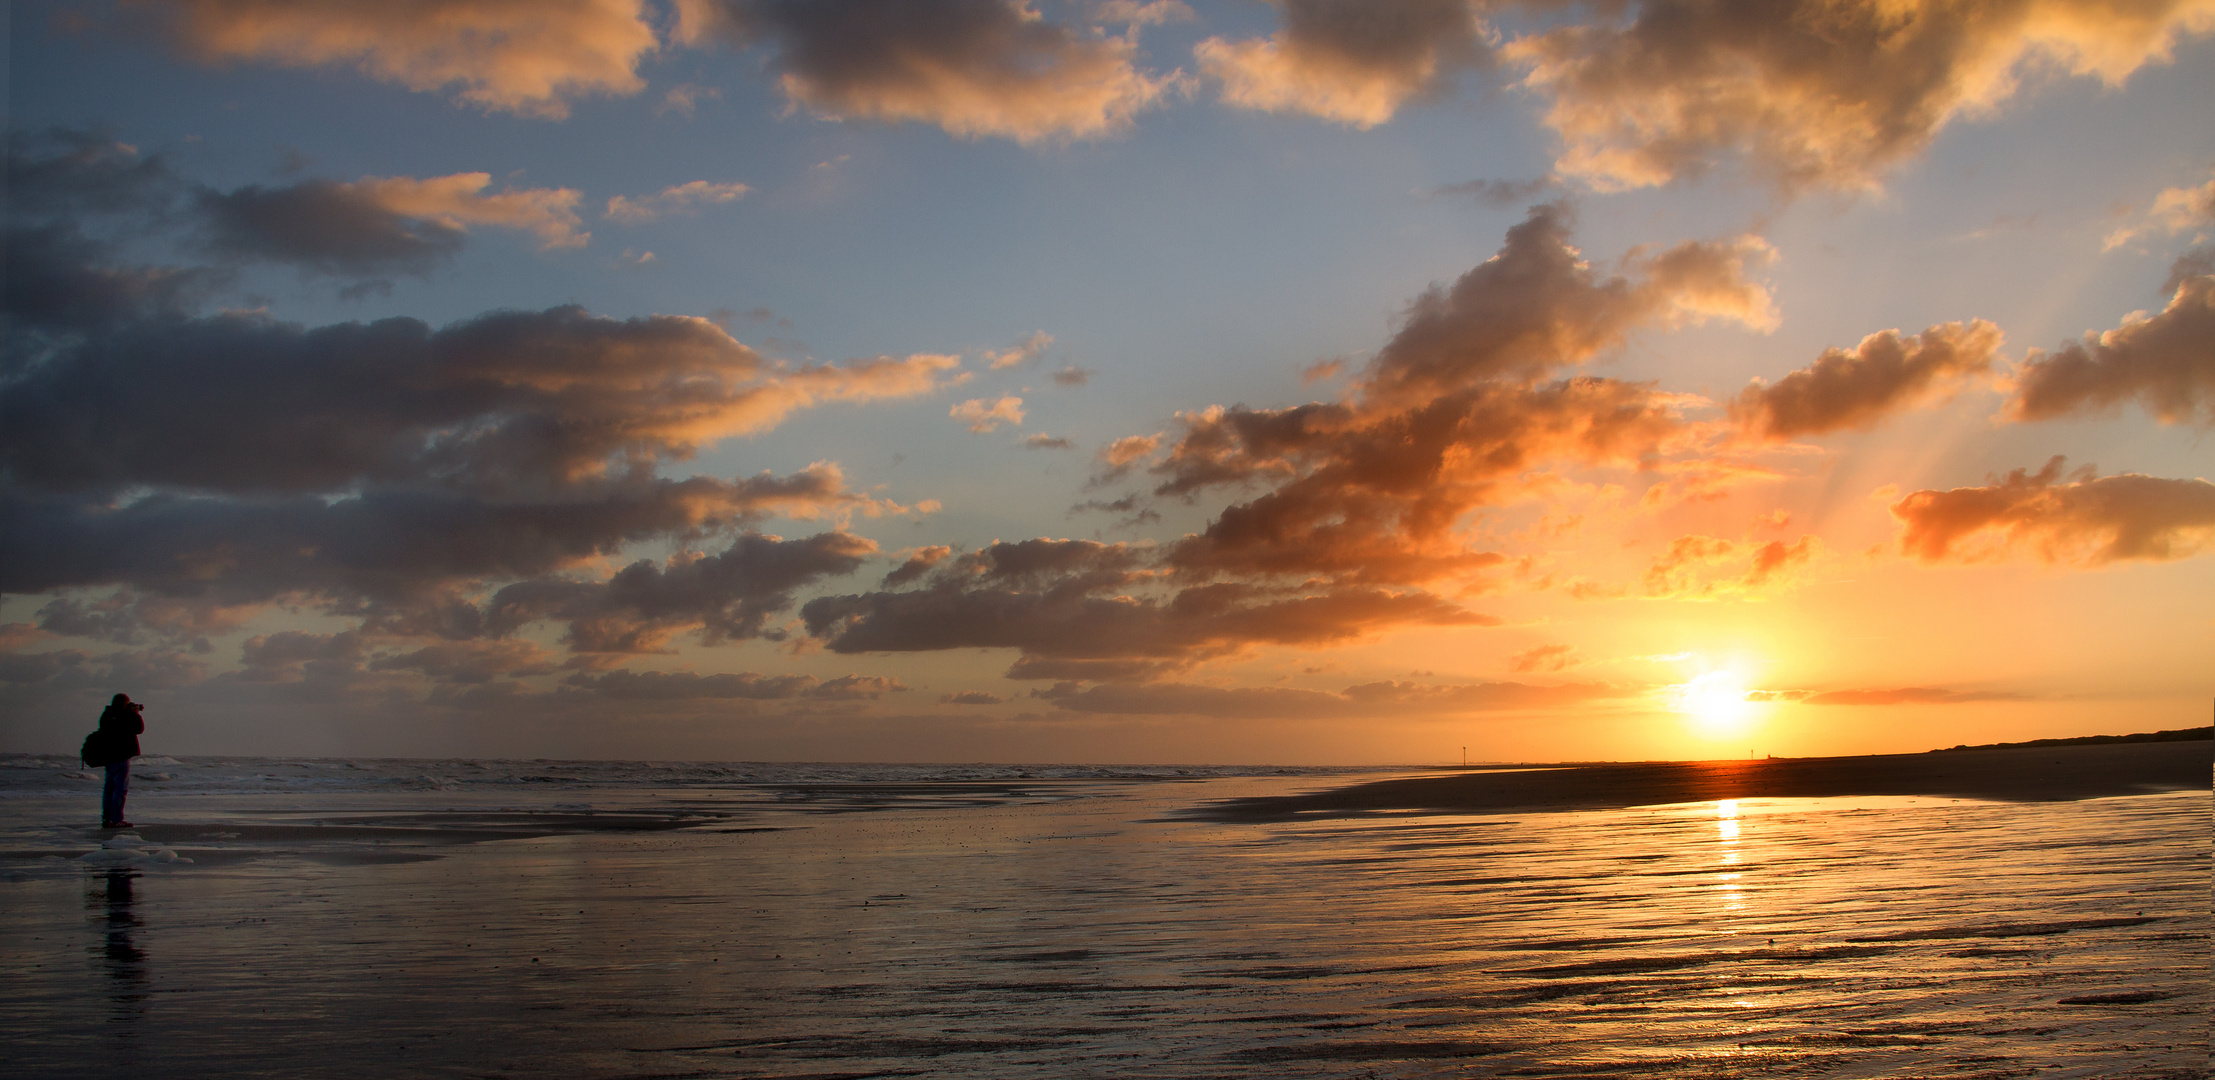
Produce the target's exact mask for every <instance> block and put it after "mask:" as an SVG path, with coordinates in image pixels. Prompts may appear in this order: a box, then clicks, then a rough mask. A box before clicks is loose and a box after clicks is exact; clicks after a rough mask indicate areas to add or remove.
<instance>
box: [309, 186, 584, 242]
mask: <svg viewBox="0 0 2215 1080" xmlns="http://www.w3.org/2000/svg"><path fill="white" fill-rule="evenodd" d="M491 183H492V176H491V174H489V173H481V172H470V173H455V174H454V175H452V176H434V177H431V178H430V179H427V180H417V179H415V178H413V177H407V176H391V177H380V176H365V177H362V178H361V179H360V180H356V181H354V182H353V183H351V184H341V185H337V186H338V187H339V188H340V189H342V190H344V191H346V192H348V193H350V194H352V195H353V196H354V197H356V198H357V199H359V200H361V201H363V202H365V203H367V204H369V205H371V206H375V207H379V208H382V209H384V210H386V211H388V212H390V213H393V214H396V215H399V216H402V217H408V218H420V219H422V220H424V221H429V222H433V223H435V224H437V225H440V226H442V227H444V228H447V229H454V230H463V229H467V228H468V227H469V226H471V225H493V226H498V227H500V228H503V229H519V230H522V231H525V232H530V233H535V234H537V236H538V241H539V246H540V247H544V248H567V247H583V246H584V245H585V242H586V241H588V240H590V239H592V234H591V233H588V232H579V231H577V226H578V224H579V222H578V219H577V203H578V201H579V200H580V199H582V198H583V196H582V195H581V194H580V193H578V192H577V191H576V190H575V189H573V188H507V189H503V190H500V191H496V192H493V193H492V194H489V195H487V194H482V192H483V191H484V189H485V188H486V187H487V186H489V185H490V184H491Z"/></svg>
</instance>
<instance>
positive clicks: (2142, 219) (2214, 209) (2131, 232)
mask: <svg viewBox="0 0 2215 1080" xmlns="http://www.w3.org/2000/svg"><path fill="white" fill-rule="evenodd" d="M2210 225H2215V180H2209V181H2208V182H2206V183H2204V184H2201V185H2199V186H2197V187H2173V188H2163V189H2162V190H2161V193H2160V194H2159V195H2156V196H2154V198H2153V204H2152V205H2150V206H2148V207H2147V208H2146V210H2145V213H2144V214H2142V215H2140V216H2139V218H2138V220H2136V221H2134V222H2132V223H2131V224H2129V225H2125V226H2123V227H2121V228H2118V229H2116V230H2115V231H2114V232H2111V233H2109V234H2107V240H2106V241H2105V242H2103V243H2102V244H2101V245H2100V249H2101V250H2103V251H2113V250H2115V249H2116V248H2119V247H2122V246H2123V245H2124V244H2127V243H2130V242H2131V241H2132V240H2135V239H2137V238H2139V237H2141V236H2144V235H2146V234H2147V233H2150V232H2153V231H2155V230H2156V229H2159V230H2161V231H2164V232H2167V233H2169V234H2170V235H2172V236H2173V235H2176V234H2178V233H2187V232H2192V231H2193V230H2196V229H2206V228H2207V227H2208V226H2210Z"/></svg>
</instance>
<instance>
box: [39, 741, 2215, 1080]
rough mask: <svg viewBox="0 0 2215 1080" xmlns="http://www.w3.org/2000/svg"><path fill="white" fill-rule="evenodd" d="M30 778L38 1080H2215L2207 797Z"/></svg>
mask: <svg viewBox="0 0 2215 1080" xmlns="http://www.w3.org/2000/svg"><path fill="white" fill-rule="evenodd" d="M1435 771H1436V770H1421V769H1413V768H1408V769H1366V768H1365V769H1350V768H1349V769H1333V768H1276V767H1228V766H1182V767H1169V766H1070V765H1028V766H1011V765H856V764H761V763H722V764H702V763H649V762H575V761H430V760H422V761H394V760H353V761H344V760H295V759H274V758H241V757H145V758H140V759H139V760H138V761H137V762H136V763H135V767H134V773H133V782H132V793H131V801H130V804H129V810H128V813H129V816H130V817H131V819H132V820H133V821H134V822H135V823H136V826H135V827H134V828H132V829H130V830H126V831H123V832H120V833H102V832H101V831H99V830H98V829H97V828H95V827H94V826H96V825H97V817H98V800H99V788H100V779H99V775H98V773H97V772H94V771H87V770H84V769H82V768H80V767H78V765H77V763H76V762H75V761H74V759H67V758H61V757H51V756H37V755H21V754H18V755H0V848H4V849H5V850H0V1073H4V1074H5V1075H7V1076H10V1077H49V1076H54V1077H62V1076H68V1077H77V1076H83V1077H133V1078H146V1077H212V1076H225V1077H261V1076H267V1077H288V1078H290V1077H388V1076H428V1077H471V1078H478V1077H486V1078H489V1077H518V1078H520V1077H548V1076H554V1077H607V1078H617V1077H622V1078H640V1080H643V1078H647V1077H657V1078H675V1077H728V1078H755V1080H769V1078H779V1080H798V1078H811V1080H833V1078H839V1080H858V1078H863V1077H911V1076H916V1077H962V1078H967V1077H978V1078H1003V1077H1004V1078H1066V1077H1179V1078H1200V1077H1256V1078H1258V1077H1270V1078H1278V1077H1334V1078H1335V1077H1345V1078H1354V1077H1377V1078H1387V1077H1390V1078H1398V1077H1606V1078H1644V1077H1657V1078H1658V1077H1669V1078H1678V1077H1682V1078H1729V1077H1747V1078H1752V1077H1826V1078H1845V1077H1897V1078H1903V1080H1904V1078H1940V1077H1943V1078H1948V1080H1980V1078H1992V1080H1997V1078H2001V1077H2008V1078H2013V1077H2040V1078H2055V1077H2086V1078H2095V1077H2096V1078H2119V1077H2133V1078H2148V1080H2152V1078H2163V1080H2168V1078H2185V1077H2208V1076H2210V1075H2211V1073H2210V1061H2209V1045H2208V1033H2209V1016H2210V1012H2209V1005H2210V998H2211V991H2210V982H2211V980H2210V977H2209V976H2210V966H2209V965H2210V949H2209V932H2210V846H2211V843H2210V841H2211V827H2210V825H2211V819H2210V793H2209V792H2206V791H2198V792H2172V793H2167V794H2149V795H2139V796H2130V797H2123V798H2111V799H2093V800H2085V801H2079V802H2051V803H1994V802H1978V801H1972V800H1955V799H1944V798H1908V797H1868V798H1833V799H1764V800H1739V801H1736V802H1722V803H1714V802H1710V803H1691V804H1674V805H1665V806H1645V807H1632V808H1628V809H1618V810H1589V811H1568V812H1524V813H1501V814H1484V815H1468V814H1437V813H1416V812H1374V813H1364V814H1355V815H1346V816H1327V815H1309V816H1301V817H1296V818H1292V819H1289V820H1279V821H1229V820H1218V819H1215V818H1212V817H1211V816H1210V815H1209V814H1208V813H1207V808H1208V807H1210V806H1211V805H1213V804H1216V803H1220V802H1222V801H1224V800H1229V799H1235V798H1251V797H1255V796H1266V795H1272V794H1297V793H1305V792H1311V791H1317V790H1322V789H1327V788H1334V787H1339V786H1344V785H1347V784H1352V783H1358V782H1363V781H1367V780H1373V779H1384V778H1388V777H1398V776H1409V775H1423V774H1426V773H1431V772H1435Z"/></svg>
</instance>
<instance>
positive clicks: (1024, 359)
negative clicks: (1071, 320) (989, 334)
mask: <svg viewBox="0 0 2215 1080" xmlns="http://www.w3.org/2000/svg"><path fill="white" fill-rule="evenodd" d="M1053 343H1054V335H1052V334H1049V333H1047V332H1046V331H1044V330H1039V331H1035V332H1033V333H1032V334H1031V335H1030V336H1029V337H1026V338H1024V339H1023V340H1021V341H1019V342H1016V343H1015V347H1014V348H1012V349H1009V350H1007V351H1005V352H996V353H995V352H988V353H986V354H984V358H985V362H986V363H987V365H988V366H990V367H991V368H992V370H994V371H1002V370H1005V369H1007V368H1011V367H1021V366H1023V365H1024V364H1028V363H1030V362H1031V361H1033V360H1036V359H1038V358H1039V357H1041V356H1043V355H1045V353H1046V349H1047V347H1048V346H1050V345H1052V344H1053Z"/></svg>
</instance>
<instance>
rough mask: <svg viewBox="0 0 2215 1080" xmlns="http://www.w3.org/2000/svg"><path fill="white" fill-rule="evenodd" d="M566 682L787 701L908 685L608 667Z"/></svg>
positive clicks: (620, 695)
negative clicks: (631, 669)
mask: <svg viewBox="0 0 2215 1080" xmlns="http://www.w3.org/2000/svg"><path fill="white" fill-rule="evenodd" d="M563 685H565V686H570V687H574V688H576V689H579V690H589V691H591V692H593V693H596V694H599V695H600V696H602V697H608V698H614V699H616V700H619V701H686V700H695V699H700V698H713V699H725V700H729V699H744V700H749V701H784V700H791V699H795V698H817V699H829V700H833V701H851V700H855V699H857V698H867V699H874V698H877V697H881V696H883V695H885V694H888V693H896V692H899V691H904V690H906V689H907V687H905V686H903V685H901V684H900V681H899V680H898V679H888V678H885V677H884V676H881V675H866V676H864V675H842V676H840V677H838V678H836V679H832V680H830V681H829V682H824V681H823V680H821V679H818V678H816V677H815V676H813V675H761V674H757V673H755V672H751V671H741V672H725V673H722V674H716V675H702V674H699V673H698V672H692V671H623V670H617V671H607V672H601V673H598V674H588V673H579V674H576V675H571V676H570V677H569V678H568V679H567V680H565V681H564V683H563Z"/></svg>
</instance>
